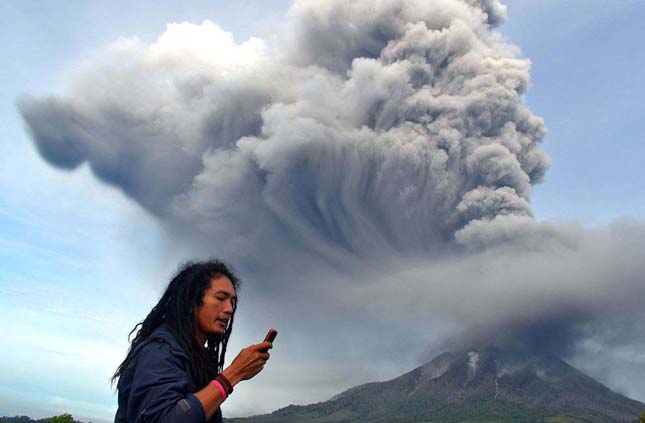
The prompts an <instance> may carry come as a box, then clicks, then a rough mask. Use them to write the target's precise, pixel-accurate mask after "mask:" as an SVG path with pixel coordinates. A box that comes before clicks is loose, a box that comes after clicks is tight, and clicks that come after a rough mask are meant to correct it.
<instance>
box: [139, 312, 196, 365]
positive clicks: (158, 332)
mask: <svg viewBox="0 0 645 423" xmlns="http://www.w3.org/2000/svg"><path fill="white" fill-rule="evenodd" d="M152 342H166V343H167V344H168V345H170V349H171V350H172V352H173V354H174V355H176V356H178V357H182V358H184V359H188V355H186V352H185V351H184V349H183V348H182V347H181V345H179V342H178V341H177V338H175V336H174V335H173V334H172V332H171V331H170V326H168V323H166V322H165V321H164V322H162V323H161V324H160V325H159V326H157V328H156V329H155V330H153V331H152V333H151V334H150V336H149V337H148V338H147V339H146V340H145V341H144V342H142V343H141V344H140V345H139V346H138V347H137V350H140V349H141V348H142V347H143V346H144V345H147V344H150V343H152Z"/></svg>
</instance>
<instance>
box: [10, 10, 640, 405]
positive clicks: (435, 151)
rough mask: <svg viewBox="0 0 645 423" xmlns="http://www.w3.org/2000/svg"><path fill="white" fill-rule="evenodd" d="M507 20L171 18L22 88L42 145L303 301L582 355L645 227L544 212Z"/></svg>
mask: <svg viewBox="0 0 645 423" xmlns="http://www.w3.org/2000/svg"><path fill="white" fill-rule="evenodd" d="M505 18H506V9H505V7H504V6H503V5H502V4H501V3H500V2H499V1H497V0H479V1H475V0H468V1H465V0H463V1H462V0H436V1H431V2H429V1H421V0H407V1H391V0H379V1H355V2H343V1H337V0H331V1H324V2H323V1H299V2H296V3H295V4H294V5H293V7H292V9H291V11H290V14H289V22H288V24H287V25H286V29H285V31H284V33H282V34H280V35H279V36H277V37H276V38H275V39H271V40H262V39H259V38H252V39H250V40H248V41H246V42H244V43H241V44H238V43H236V42H235V41H234V40H233V38H232V36H231V35H230V34H228V33H226V32H224V31H222V30H221V29H220V28H219V27H217V26H216V25H215V24H213V23H210V22H204V23H202V24H201V25H193V24H188V23H182V24H170V25H169V26H168V28H167V29H166V32H165V33H164V34H163V35H161V36H160V37H159V38H158V40H157V41H156V42H154V43H152V44H147V43H144V42H142V41H140V40H137V39H127V40H119V41H117V42H116V43H114V44H113V45H111V46H108V47H107V48H105V49H104V50H103V51H101V52H98V53H97V54H96V55H95V56H94V57H92V58H91V59H89V60H88V61H87V62H86V63H85V64H84V65H83V66H82V67H81V68H80V70H79V71H78V72H77V73H76V75H75V76H74V77H73V78H72V79H71V81H70V85H69V88H68V89H67V91H66V92H64V93H63V94H61V95H58V96H52V97H47V98H33V97H23V98H22V99H20V100H19V102H18V106H19V109H20V111H21V113H22V115H23V117H24V119H25V122H26V124H27V127H28V130H29V131H30V133H31V134H32V137H33V140H34V143H35V145H36V147H37V148H38V150H39V152H40V153H41V155H42V156H43V158H44V159H45V160H47V161H48V162H49V163H51V164H52V165H54V166H58V167H62V168H66V169H74V168H76V167H78V166H79V165H81V164H83V163H87V164H88V165H89V166H90V168H91V169H92V170H93V172H94V173H95V174H96V176H97V177H98V178H99V179H100V180H102V181H104V182H106V183H109V184H111V185H113V186H115V187H118V188H119V189H121V190H122V191H123V192H124V193H126V194H127V195H128V196H129V197H130V198H132V199H133V200H134V201H136V202H137V203H138V204H140V205H141V206H142V207H144V208H145V209H146V210H148V211H149V212H150V213H152V214H153V215H155V216H157V217H158V218H159V220H160V222H161V223H162V224H163V225H164V227H166V228H167V229H168V230H169V231H170V232H172V233H173V234H174V235H175V236H176V237H177V238H178V239H181V240H183V241H184V242H188V243H190V244H192V245H195V246H199V248H200V249H201V250H200V251H202V252H205V251H208V252H209V253H215V254H218V255H221V256H224V257H228V258H229V259H230V260H232V261H233V262H234V263H236V264H237V265H238V266H239V267H240V268H242V269H245V271H248V273H249V274H251V275H254V276H253V278H255V279H256V280H257V283H256V284H255V285H254V288H253V290H255V291H257V292H258V293H262V295H264V296H265V297H264V298H267V297H268V298H271V299H272V301H275V302H276V303H280V302H282V305H284V307H285V310H287V311H286V313H287V314H288V315H289V316H292V317H293V316H302V315H303V312H305V314H304V315H306V316H308V319H305V320H306V321H309V322H310V323H311V325H314V326H317V325H318V322H320V321H333V322H335V323H336V324H337V325H335V327H340V328H342V330H344V331H346V332H347V333H351V334H354V335H356V334H361V333H362V334H374V335H375V339H379V336H378V334H379V333H381V332H382V331H383V330H384V329H386V330H388V331H389V333H393V332H396V336H395V338H397V339H398V340H400V344H401V347H400V348H406V347H407V348H416V347H418V346H419V345H422V344H423V342H420V341H414V342H411V341H405V339H410V337H415V338H414V339H418V337H419V336H423V334H424V333H426V332H424V331H425V330H426V328H423V327H422V326H423V325H424V324H425V323H424V322H427V325H428V327H434V326H440V325H439V324H437V323H436V322H447V321H449V322H453V323H454V324H456V325H457V326H459V327H461V328H470V329H471V330H470V331H466V332H465V333H466V335H465V336H464V337H462V342H463V340H467V341H468V342H471V341H472V342H481V340H482V338H485V337H487V336H488V334H490V336H491V337H493V336H495V334H498V333H510V334H512V336H511V338H513V339H525V340H526V341H525V343H527V344H529V345H536V346H538V345H539V346H540V348H546V349H551V350H554V351H556V352H558V353H562V354H573V353H574V352H575V351H576V348H577V346H578V345H580V344H581V343H584V341H585V340H588V339H592V338H594V337H596V335H597V334H596V333H595V332H593V330H592V331H590V330H589V329H588V327H589V326H590V325H591V327H599V326H598V325H596V323H597V322H599V321H604V320H603V316H606V315H607V314H611V312H612V311H615V310H619V309H620V310H624V309H625V308H628V309H629V308H630V307H632V306H634V307H635V305H633V300H634V299H637V298H640V299H642V298H643V297H644V295H645V289H644V288H643V287H642V285H643V284H642V280H643V276H645V272H643V271H642V270H641V268H640V258H639V257H638V254H637V251H645V249H643V248H642V247H643V245H642V244H643V243H644V240H645V233H644V229H643V228H644V226H643V225H642V224H641V223H624V224H616V225H615V226H614V227H610V228H605V229H601V230H588V229H584V228H580V227H578V226H576V225H575V224H568V223H538V222H536V221H535V219H534V218H533V212H532V210H531V206H530V197H531V192H532V189H533V186H534V185H535V184H536V183H539V182H541V181H542V180H543V177H544V174H545V172H546V171H547V169H548V167H549V163H550V161H549V158H548V157H547V156H546V155H545V153H544V152H543V151H542V150H541V149H540V146H539V145H540V142H541V141H542V139H543V138H544V136H545V135H546V130H545V127H544V124H543V121H542V119H541V118H540V117H538V116H535V115H534V114H533V113H531V111H530V110H529V109H528V108H527V107H526V105H525V104H524V102H523V97H522V96H523V94H524V93H525V92H526V90H527V89H528V88H529V85H530V79H529V72H530V62H529V61H528V60H527V59H523V58H521V57H519V55H518V51H517V48H516V47H514V46H512V45H509V44H507V43H505V42H504V40H503V38H502V37H501V35H499V34H498V33H497V32H496V31H495V28H496V27H497V26H499V25H500V24H501V23H502V22H503V21H504V19H505ZM625 228H628V229H625ZM195 248H198V247H195ZM294 292H295V293H296V294H302V295H301V296H299V297H297V299H295V298H296V297H295V295H296V294H294ZM285 293H286V294H285ZM250 294H251V295H250V296H251V297H253V295H255V294H253V293H250ZM258 295H259V294H258ZM257 302H258V304H259V303H261V302H262V300H261V299H260V296H258V299H257ZM331 314H333V316H334V317H330V315H331ZM352 319H353V320H352ZM286 321H289V322H290V324H291V325H292V327H293V328H294V329H293V330H294V331H295V332H297V331H302V333H308V332H310V329H311V327H309V326H308V324H307V323H304V322H297V323H294V322H293V320H291V319H286V320H285V322H286ZM433 325H434V326H433ZM324 326H325V325H322V326H321V327H324ZM585 327H586V328H587V329H584V330H583V329H581V328H585ZM436 333H440V330H439V328H437V331H436ZM472 333H477V334H479V335H478V336H476V337H472V336H471V335H469V334H472ZM482 334H485V335H486V336H482ZM335 335H336V336H337V335H338V333H337V331H336V332H335ZM533 335H534V336H533ZM325 336H329V341H330V342H331V343H334V342H336V343H337V342H338V340H337V339H334V337H332V336H331V335H325ZM366 336H367V335H366ZM434 341H435V342H438V340H437V339H436V336H435V339H434ZM350 344H351V341H350V340H349V339H347V340H345V343H344V344H343V345H344V346H345V347H346V348H348V349H352V348H356V347H351V346H350ZM371 346H373V345H371ZM426 346H427V345H426ZM377 348H378V347H377ZM400 353H401V349H396V348H393V349H389V350H388V349H383V350H382V351H380V352H378V353H377V354H376V356H377V357H380V358H381V359H382V360H393V359H394V357H396V356H397V355H398V356H400ZM346 354H349V353H346ZM359 356H360V354H358V353H357V354H356V357H359ZM357 360H359V359H358V358H357ZM345 380H348V381H351V380H352V379H351V377H350V376H348V377H347V378H345ZM640 389H642V391H640V392H642V393H643V395H645V387H641V388H640Z"/></svg>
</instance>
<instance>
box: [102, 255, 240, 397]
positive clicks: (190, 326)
mask: <svg viewBox="0 0 645 423" xmlns="http://www.w3.org/2000/svg"><path fill="white" fill-rule="evenodd" d="M222 276H226V277H227V278H228V279H230V281H231V283H232V284H233V287H234V288H235V290H236V291H237V289H238V287H239V285H240V280H239V279H238V278H237V276H235V274H234V273H233V270H232V269H231V268H230V267H229V266H228V265H227V264H225V263H224V262H222V261H220V260H218V259H210V260H207V261H201V262H188V263H185V264H183V265H182V266H181V267H180V268H179V270H178V271H177V273H176V275H175V276H174V277H173V278H172V280H171V281H170V283H169V284H168V287H167V288H166V291H165V292H164V293H163V295H162V296H161V299H160V300H159V302H158V303H157V305H156V306H154V307H153V308H152V311H150V313H149V314H148V316H147V317H146V318H145V319H144V320H143V322H141V323H137V324H136V325H135V326H134V329H132V331H131V332H130V335H128V340H130V337H131V336H132V334H133V333H134V332H135V331H136V332H137V334H136V335H135V337H134V339H133V340H132V342H131V343H130V348H129V350H128V354H127V355H126V357H125V360H123V362H122V363H121V364H120V365H119V367H118V368H117V370H116V372H115V373H114V376H112V378H111V381H112V383H114V382H115V381H116V380H117V379H118V378H119V377H121V375H122V374H123V372H124V371H125V369H126V368H127V367H128V364H129V363H130V361H131V360H132V358H133V355H134V354H133V353H134V351H135V349H136V348H137V346H138V345H140V344H141V343H142V342H144V341H145V340H146V339H147V338H148V337H149V336H150V334H151V333H152V331H154V330H155V329H156V328H157V327H158V326H159V325H160V324H161V323H163V322H166V323H167V324H168V327H169V328H170V331H171V333H172V334H173V336H174V337H175V338H176V339H177V341H178V342H179V344H180V345H181V347H182V348H183V349H184V352H185V353H186V354H187V355H188V357H190V371H191V377H192V380H193V382H194V383H195V384H196V386H197V387H198V388H199V387H203V386H206V385H208V383H209V381H210V380H212V379H213V378H214V377H215V376H216V375H217V374H218V373H221V372H222V370H223V369H224V356H225V355H226V345H227V344H228V338H229V337H230V336H231V331H232V330H233V318H234V317H235V310H236V309H237V301H236V302H234V303H233V314H231V317H230V319H229V321H228V326H227V327H226V331H225V332H224V335H221V336H218V335H213V336H209V337H208V338H207V341H208V342H207V346H206V348H204V346H203V345H200V344H199V342H198V341H197V337H196V335H195V325H194V322H195V317H194V310H195V308H197V307H199V306H201V305H202V304H203V300H202V299H203V297H204V293H205V292H206V290H207V289H208V288H209V287H210V282H211V280H213V279H214V278H218V277H222ZM137 328H139V330H138V331H137Z"/></svg>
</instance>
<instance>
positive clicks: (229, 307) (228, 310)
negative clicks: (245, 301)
mask: <svg viewBox="0 0 645 423" xmlns="http://www.w3.org/2000/svg"><path fill="white" fill-rule="evenodd" d="M224 304H225V306H224V313H228V314H233V301H231V300H227V301H226V302H225V303H224Z"/></svg>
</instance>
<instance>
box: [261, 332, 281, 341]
mask: <svg viewBox="0 0 645 423" xmlns="http://www.w3.org/2000/svg"><path fill="white" fill-rule="evenodd" d="M277 334H278V331H277V330H275V329H269V332H268V333H267V336H266V337H265V338H264V342H267V341H269V342H273V340H274V339H275V337H276V335H277Z"/></svg>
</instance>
